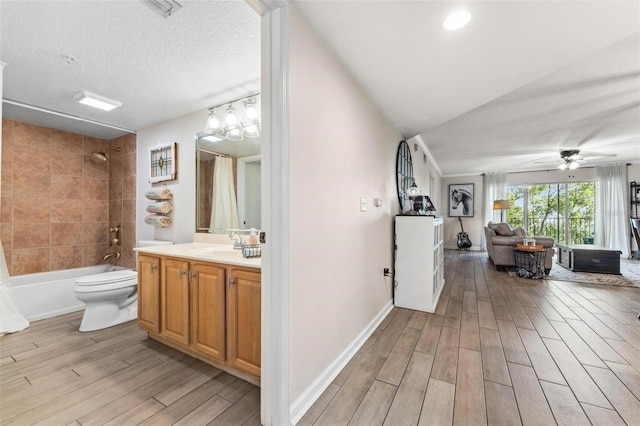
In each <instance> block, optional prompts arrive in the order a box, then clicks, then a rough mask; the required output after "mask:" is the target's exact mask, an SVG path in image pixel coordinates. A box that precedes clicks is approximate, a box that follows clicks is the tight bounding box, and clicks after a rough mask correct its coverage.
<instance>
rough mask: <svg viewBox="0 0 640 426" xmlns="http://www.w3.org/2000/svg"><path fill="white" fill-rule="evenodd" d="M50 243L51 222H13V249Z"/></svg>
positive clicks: (40, 246)
mask: <svg viewBox="0 0 640 426" xmlns="http://www.w3.org/2000/svg"><path fill="white" fill-rule="evenodd" d="M50 245H51V224H49V223H14V224H13V249H14V250H18V249H27V248H43V247H47V248H48V247H49V246H50Z"/></svg>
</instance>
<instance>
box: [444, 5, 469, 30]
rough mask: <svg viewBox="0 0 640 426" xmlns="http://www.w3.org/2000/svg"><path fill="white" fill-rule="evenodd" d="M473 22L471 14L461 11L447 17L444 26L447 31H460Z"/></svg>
mask: <svg viewBox="0 0 640 426" xmlns="http://www.w3.org/2000/svg"><path fill="white" fill-rule="evenodd" d="M470 20H471V14H470V13H469V12H468V11H466V10H459V11H457V12H454V13H452V14H451V15H449V16H447V19H445V20H444V22H443V23H442V26H443V27H444V29H446V30H450V31H453V30H458V29H460V28H462V27H464V26H465V25H467V24H468V23H469V21H470Z"/></svg>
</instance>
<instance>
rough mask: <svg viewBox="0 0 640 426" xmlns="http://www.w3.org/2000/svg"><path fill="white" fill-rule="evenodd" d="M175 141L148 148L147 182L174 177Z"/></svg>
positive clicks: (172, 178)
mask: <svg viewBox="0 0 640 426" xmlns="http://www.w3.org/2000/svg"><path fill="white" fill-rule="evenodd" d="M177 145H178V144H177V143H175V142H174V143H169V144H166V145H157V146H153V147H151V148H149V182H151V183H154V182H162V181H166V180H174V179H175V178H176V172H177V170H176V169H177V167H176V148H177Z"/></svg>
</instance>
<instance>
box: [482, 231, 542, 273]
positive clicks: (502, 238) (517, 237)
mask: <svg viewBox="0 0 640 426" xmlns="http://www.w3.org/2000/svg"><path fill="white" fill-rule="evenodd" d="M526 236H527V233H526V231H525V230H524V229H522V228H511V227H510V226H509V225H508V224H506V223H494V222H489V224H488V225H487V226H485V227H484V237H485V241H486V244H487V251H488V252H489V258H490V259H491V261H492V262H493V264H494V265H496V267H497V268H498V270H500V269H502V268H504V267H505V266H515V264H516V262H515V257H514V255H513V249H514V248H515V246H516V244H518V243H520V244H521V243H522V240H523V239H524V238H525V237H526ZM532 238H534V239H535V240H536V245H538V244H540V245H542V246H544V247H545V249H546V250H547V255H546V257H545V262H544V269H545V272H546V273H549V271H550V270H551V266H552V265H553V254H554V250H553V238H551V237H535V236H534V237H532Z"/></svg>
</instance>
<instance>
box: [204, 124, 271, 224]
mask: <svg viewBox="0 0 640 426" xmlns="http://www.w3.org/2000/svg"><path fill="white" fill-rule="evenodd" d="M216 165H217V167H218V169H216ZM260 170H261V161H260V138H259V137H257V138H245V139H244V140H242V141H230V140H220V138H218V137H216V136H213V137H212V135H210V134H208V133H206V132H202V133H198V134H197V135H196V232H207V233H216V234H225V233H227V229H230V228H235V229H251V228H255V229H260V194H261V186H260V182H261V180H260ZM216 188H218V189H217V190H216ZM214 205H217V208H216V210H217V212H216V213H213V214H212V212H213V208H214ZM234 211H235V212H236V213H235V216H236V222H234V221H233V217H232V216H234V213H233V212H234Z"/></svg>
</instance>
